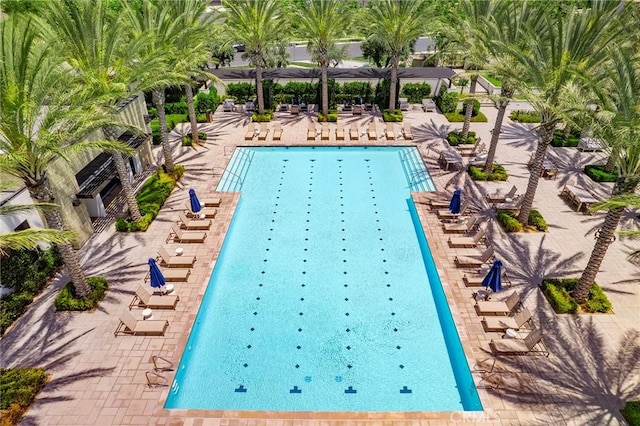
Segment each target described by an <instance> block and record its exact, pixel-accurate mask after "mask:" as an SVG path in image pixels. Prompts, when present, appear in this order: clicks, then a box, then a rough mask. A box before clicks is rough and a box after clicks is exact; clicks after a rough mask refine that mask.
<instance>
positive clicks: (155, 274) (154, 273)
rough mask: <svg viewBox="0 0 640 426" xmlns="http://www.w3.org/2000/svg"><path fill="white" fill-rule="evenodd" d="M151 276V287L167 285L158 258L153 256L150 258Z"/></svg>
mask: <svg viewBox="0 0 640 426" xmlns="http://www.w3.org/2000/svg"><path fill="white" fill-rule="evenodd" d="M149 276H150V277H151V287H153V288H160V287H162V286H163V285H165V280H164V275H162V271H161V270H160V268H158V265H157V264H156V260H155V259H152V258H149Z"/></svg>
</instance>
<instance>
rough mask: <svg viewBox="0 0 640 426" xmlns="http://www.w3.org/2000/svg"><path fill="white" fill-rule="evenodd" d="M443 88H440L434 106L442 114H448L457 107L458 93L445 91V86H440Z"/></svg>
mask: <svg viewBox="0 0 640 426" xmlns="http://www.w3.org/2000/svg"><path fill="white" fill-rule="evenodd" d="M442 89H444V90H440V96H438V97H437V98H436V106H437V107H438V108H439V109H440V111H441V112H442V113H443V114H445V115H446V114H448V113H452V112H455V111H456V108H457V107H458V96H459V95H458V93H456V92H447V89H446V87H444V86H443V87H442Z"/></svg>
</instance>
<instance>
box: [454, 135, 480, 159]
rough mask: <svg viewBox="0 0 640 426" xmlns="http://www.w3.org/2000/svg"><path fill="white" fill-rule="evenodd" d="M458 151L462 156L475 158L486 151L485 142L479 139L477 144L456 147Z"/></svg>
mask: <svg viewBox="0 0 640 426" xmlns="http://www.w3.org/2000/svg"><path fill="white" fill-rule="evenodd" d="M456 149H457V150H458V152H460V155H462V156H463V157H475V156H476V154H479V153H481V152H483V151H485V146H484V142H480V139H478V140H476V143H475V144H473V145H470V144H462V145H458V146H456Z"/></svg>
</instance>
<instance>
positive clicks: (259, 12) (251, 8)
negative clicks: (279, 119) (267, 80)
mask: <svg viewBox="0 0 640 426" xmlns="http://www.w3.org/2000/svg"><path fill="white" fill-rule="evenodd" d="M225 8H226V11H225V12H224V14H223V19H224V22H225V24H226V25H227V27H228V28H229V31H230V33H231V34H233V37H234V39H235V40H236V41H237V42H240V43H242V44H244V46H245V55H246V57H247V58H248V59H249V63H250V64H251V66H253V67H254V68H255V69H256V92H257V96H258V114H264V93H262V69H263V67H264V65H265V63H266V58H267V57H268V55H269V50H270V49H271V47H273V45H274V43H275V41H276V34H278V33H280V32H282V24H283V22H282V20H281V19H279V16H278V3H277V1H276V0H253V1H243V0H234V1H228V2H225Z"/></svg>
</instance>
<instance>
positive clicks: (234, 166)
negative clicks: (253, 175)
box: [216, 148, 255, 192]
mask: <svg viewBox="0 0 640 426" xmlns="http://www.w3.org/2000/svg"><path fill="white" fill-rule="evenodd" d="M254 155H255V152H254V151H252V150H248V149H245V148H236V150H235V151H234V152H233V155H232V156H231V160H230V161H229V164H228V165H227V168H226V169H225V171H224V173H223V174H222V177H221V178H220V183H218V186H217V187H216V191H218V192H237V191H240V189H242V183H243V182H244V178H245V176H246V175H247V172H248V171H249V166H250V165H251V160H252V159H253V156H254Z"/></svg>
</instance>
